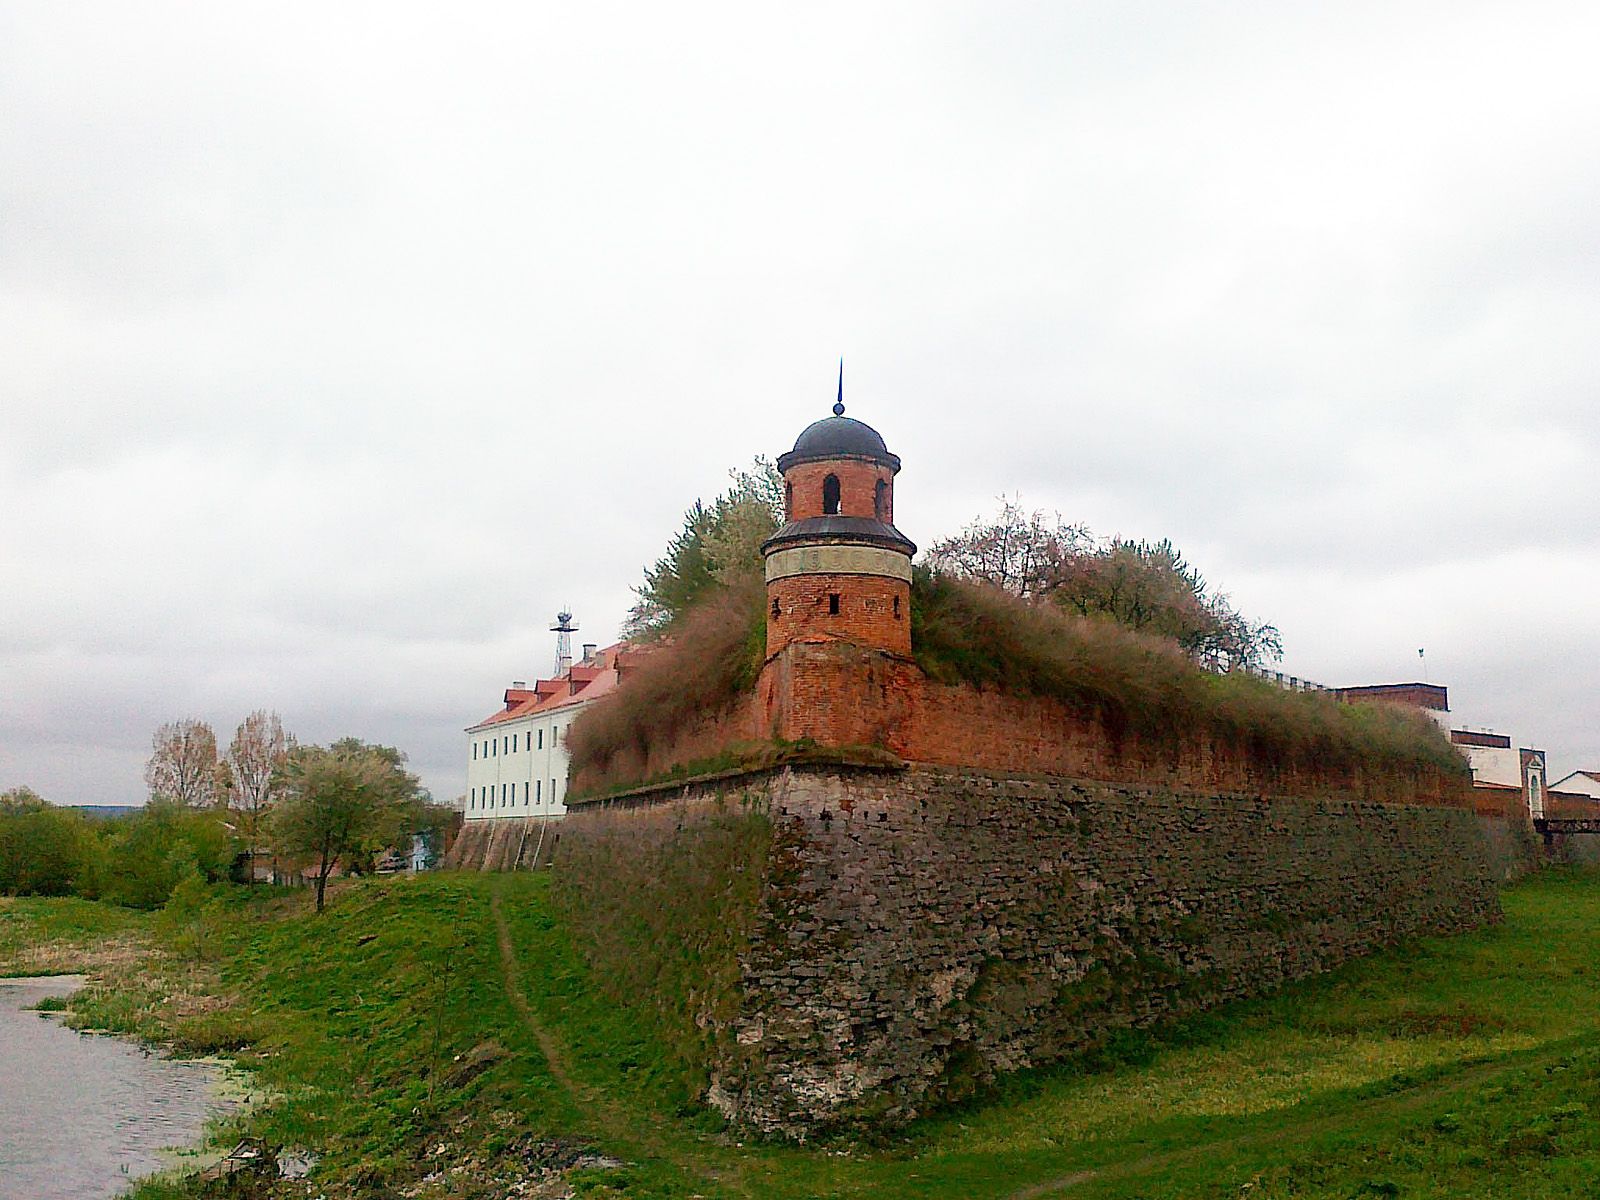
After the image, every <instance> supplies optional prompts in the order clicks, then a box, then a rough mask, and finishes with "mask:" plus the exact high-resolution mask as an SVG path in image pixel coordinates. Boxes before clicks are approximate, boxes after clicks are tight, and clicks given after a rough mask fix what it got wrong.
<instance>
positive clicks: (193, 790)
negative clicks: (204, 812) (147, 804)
mask: <svg viewBox="0 0 1600 1200" xmlns="http://www.w3.org/2000/svg"><path fill="white" fill-rule="evenodd" d="M151 749H152V752H151V755H150V761H149V762H147V763H146V764H145V767H144V782H145V786H147V787H148V788H149V789H150V798H151V799H152V800H166V801H169V802H171V803H174V804H181V805H183V806H184V807H185V808H205V807H208V806H211V805H215V804H216V803H217V799H218V790H219V789H218V786H217V785H218V783H219V767H220V764H219V763H218V761H217V735H216V734H214V733H212V732H211V726H209V725H207V724H206V723H205V722H204V721H197V720H194V719H193V718H186V719H185V720H182V721H170V722H168V723H167V724H165V725H163V726H162V727H161V728H160V729H158V730H156V733H155V737H154V738H152V739H151Z"/></svg>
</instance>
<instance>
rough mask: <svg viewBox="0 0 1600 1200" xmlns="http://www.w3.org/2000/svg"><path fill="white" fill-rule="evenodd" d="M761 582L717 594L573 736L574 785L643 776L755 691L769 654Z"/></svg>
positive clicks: (575, 727)
mask: <svg viewBox="0 0 1600 1200" xmlns="http://www.w3.org/2000/svg"><path fill="white" fill-rule="evenodd" d="M762 613H763V609H762V591H761V587H760V584H759V583H758V582H756V581H753V580H752V581H749V582H747V583H743V584H739V585H736V586H731V587H724V588H719V589H717V591H715V592H714V593H712V594H711V595H710V596H709V597H708V598H706V599H703V600H701V601H700V602H699V603H698V604H696V605H695V606H694V607H693V608H691V609H689V610H688V611H687V612H686V613H685V614H684V615H683V616H682V617H681V618H680V619H679V620H678V621H676V622H675V623H674V624H673V625H672V626H671V628H670V631H669V632H668V633H667V634H666V635H665V636H664V637H663V638H662V639H661V640H660V641H658V642H656V643H655V645H654V648H653V652H652V653H650V654H649V655H648V656H646V657H645V658H644V660H643V661H642V662H641V663H640V664H639V665H638V666H637V667H634V668H633V669H632V670H631V671H630V672H629V673H628V675H627V677H626V678H625V679H624V681H623V683H622V685H621V686H620V687H619V688H618V689H617V690H616V691H615V692H614V693H613V694H612V695H610V696H608V697H607V698H606V699H604V700H602V701H600V702H599V703H598V704H595V705H592V706H591V707H590V708H588V709H587V710H586V711H585V712H584V713H583V714H582V715H581V716H580V717H578V719H577V720H575V721H574V722H573V723H572V728H571V729H570V730H568V732H567V750H568V752H569V753H570V755H571V758H572V768H571V769H572V775H573V778H574V779H577V778H579V777H581V776H586V775H587V776H589V777H591V778H594V777H603V776H611V775H613V774H615V773H618V772H620V773H622V774H628V775H634V776H638V775H642V774H643V771H644V766H645V760H646V758H647V757H648V755H649V751H650V748H651V747H652V746H663V745H667V744H670V743H671V742H672V740H673V739H674V738H676V737H677V736H678V735H679V734H680V733H682V732H684V731H685V730H687V729H688V728H690V727H691V726H692V725H693V724H694V723H695V722H696V721H699V720H702V719H706V718H710V717H715V716H717V715H719V714H721V713H725V712H727V711H728V710H729V709H730V708H731V707H732V706H733V705H734V704H735V703H736V702H737V701H738V700H739V698H740V697H742V696H745V695H748V694H749V693H750V691H751V690H752V689H753V688H754V686H755V681H756V676H757V674H759V672H760V670H761V663H762V661H763V658H764V656H765V652H766V642H765V637H766V625H765V619H764V617H763V615H762Z"/></svg>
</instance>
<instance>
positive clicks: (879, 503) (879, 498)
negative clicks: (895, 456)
mask: <svg viewBox="0 0 1600 1200" xmlns="http://www.w3.org/2000/svg"><path fill="white" fill-rule="evenodd" d="M872 512H873V515H874V516H876V517H877V518H878V520H880V521H887V520H888V519H889V485H888V484H887V483H885V482H884V481H883V480H881V479H880V480H878V486H877V487H876V488H874V489H873V491H872Z"/></svg>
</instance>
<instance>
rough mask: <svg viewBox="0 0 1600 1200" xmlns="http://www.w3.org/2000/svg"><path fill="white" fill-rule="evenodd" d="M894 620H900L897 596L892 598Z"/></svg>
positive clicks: (898, 598)
mask: <svg viewBox="0 0 1600 1200" xmlns="http://www.w3.org/2000/svg"><path fill="white" fill-rule="evenodd" d="M894 619H895V620H896V621H898V620H899V619H900V597H899V596H896V597H895V598H894Z"/></svg>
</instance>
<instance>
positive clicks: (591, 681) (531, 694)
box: [467, 642, 645, 733]
mask: <svg viewBox="0 0 1600 1200" xmlns="http://www.w3.org/2000/svg"><path fill="white" fill-rule="evenodd" d="M642 653H645V652H644V651H640V650H638V649H637V648H635V647H632V646H629V645H627V644H626V643H623V642H618V643H617V644H616V645H613V646H607V647H606V648H605V649H604V650H601V651H600V652H599V653H597V654H596V655H595V656H594V658H593V659H592V660H591V661H590V662H589V663H588V664H584V663H578V664H576V665H575V666H573V667H572V668H571V670H569V671H568V672H567V673H566V674H565V675H564V676H562V677H561V678H559V679H541V680H539V681H538V682H536V683H535V684H534V685H533V687H532V688H531V689H529V688H508V689H507V690H506V700H505V707H504V708H502V709H500V711H498V712H495V713H491V714H490V715H489V716H487V717H485V718H484V719H483V720H481V721H479V722H478V723H477V724H476V725H469V726H467V732H468V733H472V732H475V731H476V730H479V729H486V728H488V727H489V726H491V725H501V724H504V723H505V722H507V721H519V720H521V719H522V718H523V717H533V716H542V715H543V714H545V713H549V712H555V711H556V710H558V709H563V708H574V707H576V706H578V705H580V704H587V703H589V701H591V700H597V699H599V698H600V697H601V696H604V695H607V694H608V693H610V692H612V691H615V690H616V687H617V684H618V682H619V681H620V679H621V671H620V670H619V668H621V667H625V666H627V665H628V661H629V660H630V659H635V658H637V656H638V655H640V654H642Z"/></svg>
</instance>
